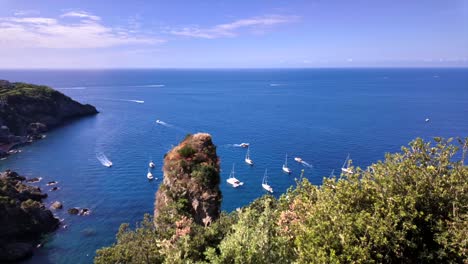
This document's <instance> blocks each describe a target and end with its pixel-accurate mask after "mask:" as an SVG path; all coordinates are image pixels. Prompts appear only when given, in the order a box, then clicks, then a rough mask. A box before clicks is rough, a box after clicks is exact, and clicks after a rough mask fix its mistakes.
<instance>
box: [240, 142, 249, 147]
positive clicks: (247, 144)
mask: <svg viewBox="0 0 468 264" xmlns="http://www.w3.org/2000/svg"><path fill="white" fill-rule="evenodd" d="M249 146H250V144H249V143H240V144H239V147H243V148H248V147H249Z"/></svg>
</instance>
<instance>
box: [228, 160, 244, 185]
mask: <svg viewBox="0 0 468 264" xmlns="http://www.w3.org/2000/svg"><path fill="white" fill-rule="evenodd" d="M234 175H235V172H234V164H232V171H231V174H229V178H228V179H227V180H226V181H227V183H229V184H231V185H232V187H234V188H237V187H239V186H242V185H244V183H243V182H241V181H239V180H238V179H236V177H235V176H234Z"/></svg>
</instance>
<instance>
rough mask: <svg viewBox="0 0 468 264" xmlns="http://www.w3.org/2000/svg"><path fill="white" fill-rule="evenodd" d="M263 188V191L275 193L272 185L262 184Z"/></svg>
mask: <svg viewBox="0 0 468 264" xmlns="http://www.w3.org/2000/svg"><path fill="white" fill-rule="evenodd" d="M262 187H263V189H265V191H267V192H270V193H273V188H271V186H270V185H268V184H266V183H262Z"/></svg>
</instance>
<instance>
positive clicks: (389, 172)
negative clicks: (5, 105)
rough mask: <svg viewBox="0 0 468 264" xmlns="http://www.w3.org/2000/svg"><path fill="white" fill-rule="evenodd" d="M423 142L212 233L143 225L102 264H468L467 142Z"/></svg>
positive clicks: (100, 258) (182, 225)
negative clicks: (167, 231)
mask: <svg viewBox="0 0 468 264" xmlns="http://www.w3.org/2000/svg"><path fill="white" fill-rule="evenodd" d="M435 142H436V144H435V145H434V146H433V145H431V144H430V143H426V142H423V141H422V140H421V139H417V140H415V141H413V142H411V143H410V145H409V147H403V148H402V152H401V153H397V154H387V155H386V158H385V161H383V162H378V163H376V164H373V165H372V166H370V167H369V168H368V169H367V170H361V169H359V168H356V169H355V173H353V174H347V175H342V176H341V177H340V178H339V179H336V178H331V179H330V178H325V179H324V180H323V184H322V185H321V186H314V185H312V184H310V182H308V181H307V180H306V179H304V180H302V181H300V182H298V184H297V186H296V187H295V188H292V189H290V190H289V191H288V192H287V193H286V194H284V195H282V196H281V197H280V199H279V200H276V199H275V198H273V197H271V196H264V197H262V198H259V199H257V200H256V201H254V202H253V203H252V204H250V205H249V206H247V207H245V208H242V209H240V210H238V211H236V212H233V213H231V214H223V215H222V216H221V217H220V219H219V220H218V221H216V222H215V223H214V224H212V225H211V226H209V227H207V228H203V227H200V226H197V225H195V224H193V223H191V222H190V221H188V220H187V219H174V222H175V223H176V226H177V227H176V230H175V231H174V232H173V234H174V235H173V236H172V237H170V238H167V236H164V234H160V233H158V230H156V229H155V228H154V227H153V224H152V220H151V219H150V218H149V217H145V220H144V221H143V223H142V224H141V225H140V226H139V227H137V228H136V230H130V229H129V228H128V225H127V224H124V225H122V227H121V228H120V231H119V233H118V234H117V242H116V243H115V244H114V245H113V246H111V247H108V248H103V249H100V250H98V251H97V256H96V258H95V262H96V263H356V262H357V263H468V250H467V249H468V221H467V220H468V210H467V206H468V189H467V188H468V180H467V179H468V178H467V177H468V167H466V166H464V164H463V162H464V159H465V155H466V152H467V149H468V139H465V140H464V141H461V140H459V145H460V147H457V146H455V145H452V144H451V140H443V139H440V138H436V139H435Z"/></svg>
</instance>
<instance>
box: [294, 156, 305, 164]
mask: <svg viewBox="0 0 468 264" xmlns="http://www.w3.org/2000/svg"><path fill="white" fill-rule="evenodd" d="M294 160H295V161H297V162H299V163H302V161H303V160H302V159H301V158H298V157H296V158H294Z"/></svg>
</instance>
